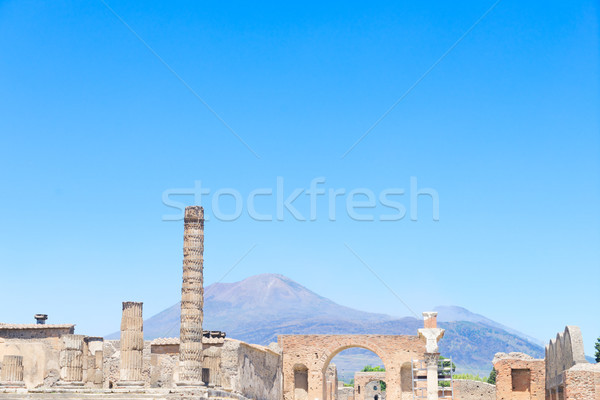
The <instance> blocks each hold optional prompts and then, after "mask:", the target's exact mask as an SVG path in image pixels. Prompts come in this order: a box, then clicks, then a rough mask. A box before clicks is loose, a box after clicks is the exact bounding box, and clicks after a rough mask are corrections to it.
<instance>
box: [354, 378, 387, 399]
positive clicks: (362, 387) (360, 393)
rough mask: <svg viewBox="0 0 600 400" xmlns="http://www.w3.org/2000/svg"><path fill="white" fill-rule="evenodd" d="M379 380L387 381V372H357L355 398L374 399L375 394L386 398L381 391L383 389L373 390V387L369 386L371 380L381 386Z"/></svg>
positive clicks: (380, 397)
mask: <svg viewBox="0 0 600 400" xmlns="http://www.w3.org/2000/svg"><path fill="white" fill-rule="evenodd" d="M379 381H385V372H375V371H372V372H355V373H354V400H373V399H374V397H375V395H378V397H377V398H378V399H382V398H385V396H382V393H380V392H381V389H378V390H373V388H372V387H367V384H369V383H371V382H376V383H377V386H379Z"/></svg>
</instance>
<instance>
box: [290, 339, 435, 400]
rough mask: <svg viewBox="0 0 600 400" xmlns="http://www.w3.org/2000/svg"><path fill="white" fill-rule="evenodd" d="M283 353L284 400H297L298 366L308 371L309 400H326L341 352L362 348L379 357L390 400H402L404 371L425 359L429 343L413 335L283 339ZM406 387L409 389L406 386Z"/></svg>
mask: <svg viewBox="0 0 600 400" xmlns="http://www.w3.org/2000/svg"><path fill="white" fill-rule="evenodd" d="M278 343H279V346H280V347H281V349H282V352H283V396H284V400H294V375H293V374H294V365H296V364H302V365H305V366H306V367H307V368H308V400H324V399H326V396H325V385H324V374H325V370H326V368H327V366H328V365H329V363H330V361H331V359H332V358H333V357H335V355H336V354H338V353H339V352H341V351H343V350H345V349H348V348H351V347H360V348H363V349H367V350H370V351H372V352H373V353H375V354H376V355H377V356H378V357H379V358H380V359H381V361H382V362H383V365H384V367H385V370H386V371H385V379H381V380H383V381H385V382H386V384H387V390H386V396H387V399H386V400H401V399H402V394H403V390H402V385H401V383H402V378H401V367H402V365H403V364H405V363H407V362H408V363H410V361H411V360H413V359H423V358H424V354H425V343H424V342H423V341H422V340H421V339H419V337H417V336H409V335H280V336H279V337H278ZM405 387H406V385H405Z"/></svg>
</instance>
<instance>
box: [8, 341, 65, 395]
mask: <svg viewBox="0 0 600 400" xmlns="http://www.w3.org/2000/svg"><path fill="white" fill-rule="evenodd" d="M61 347H62V343H61V341H60V339H58V338H47V339H31V340H27V339H0V363H1V362H2V359H3V358H4V356H5V355H16V356H22V357H23V380H24V381H25V385H26V387H27V388H28V389H33V388H36V387H40V386H49V385H53V384H54V383H56V381H58V378H59V373H60V366H59V363H58V360H59V354H60V350H61ZM0 368H1V366H0Z"/></svg>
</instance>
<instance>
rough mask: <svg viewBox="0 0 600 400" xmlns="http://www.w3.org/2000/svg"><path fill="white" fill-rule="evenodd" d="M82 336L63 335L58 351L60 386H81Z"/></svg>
mask: <svg viewBox="0 0 600 400" xmlns="http://www.w3.org/2000/svg"><path fill="white" fill-rule="evenodd" d="M84 338H85V336H83V335H63V336H62V342H63V348H62V350H61V351H60V360H59V364H60V381H59V384H60V385H67V386H69V385H71V386H81V385H83V340H84Z"/></svg>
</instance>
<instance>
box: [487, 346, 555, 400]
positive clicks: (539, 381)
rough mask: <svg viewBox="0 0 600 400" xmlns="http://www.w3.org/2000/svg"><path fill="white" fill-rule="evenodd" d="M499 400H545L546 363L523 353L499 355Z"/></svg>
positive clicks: (497, 374) (496, 357) (497, 395)
mask: <svg viewBox="0 0 600 400" xmlns="http://www.w3.org/2000/svg"><path fill="white" fill-rule="evenodd" d="M493 364H494V368H495V369H496V399H497V400H544V399H545V393H544V387H545V363H544V360H538V359H534V358H533V357H531V356H528V355H527V354H523V353H510V354H506V353H497V354H496V356H495V357H494V361H493Z"/></svg>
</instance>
